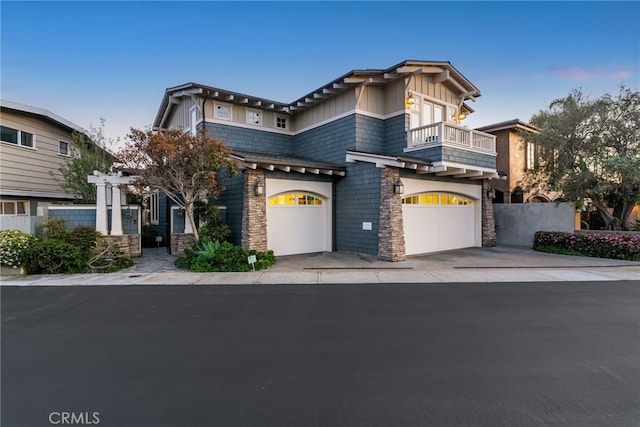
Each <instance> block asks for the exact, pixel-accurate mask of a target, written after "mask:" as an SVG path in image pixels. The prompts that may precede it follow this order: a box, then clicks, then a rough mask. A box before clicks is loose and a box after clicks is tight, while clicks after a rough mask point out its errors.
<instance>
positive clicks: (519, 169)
mask: <svg viewBox="0 0 640 427" xmlns="http://www.w3.org/2000/svg"><path fill="white" fill-rule="evenodd" d="M477 130H479V131H481V132H486V133H490V134H492V135H495V137H496V149H497V152H498V155H497V157H496V167H497V169H498V170H499V171H505V172H506V176H505V177H504V179H502V180H500V181H495V182H492V183H491V185H492V186H493V188H494V189H495V193H496V197H495V199H493V203H545V202H551V201H554V200H556V199H557V198H558V196H559V195H558V194H557V193H554V192H549V193H541V192H529V191H525V190H523V189H522V186H521V185H522V182H521V181H522V179H523V177H524V175H525V172H526V171H528V170H532V169H535V168H537V167H538V162H539V161H540V160H544V159H543V157H542V153H541V151H540V147H537V146H536V144H534V143H532V142H525V141H524V139H523V138H522V133H523V132H529V133H534V134H535V133H538V132H539V130H538V129H537V128H536V127H535V126H532V125H530V124H529V123H526V122H523V121H521V120H519V119H514V120H507V121H504V122H500V123H494V124H491V125H487V126H482V127H480V128H477Z"/></svg>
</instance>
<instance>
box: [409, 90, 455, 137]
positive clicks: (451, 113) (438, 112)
mask: <svg viewBox="0 0 640 427" xmlns="http://www.w3.org/2000/svg"><path fill="white" fill-rule="evenodd" d="M411 98H412V99H413V101H412V102H411V103H410V108H409V110H410V111H409V119H410V127H411V129H415V128H418V127H421V126H428V125H432V124H435V123H440V122H450V123H454V122H456V117H455V116H456V111H457V108H456V107H454V106H453V105H449V104H444V103H442V104H440V103H438V102H434V101H433V100H432V99H431V98H428V97H426V96H421V95H418V94H413V93H412V94H411Z"/></svg>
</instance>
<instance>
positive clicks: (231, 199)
mask: <svg viewBox="0 0 640 427" xmlns="http://www.w3.org/2000/svg"><path fill="white" fill-rule="evenodd" d="M225 186H226V190H225V191H224V192H223V193H222V194H221V195H220V197H218V199H216V201H215V204H216V205H223V206H226V207H227V212H226V220H227V225H228V226H229V229H230V230H231V235H230V236H229V241H230V242H231V243H233V244H234V245H240V244H241V243H242V204H243V192H244V174H242V173H240V174H238V175H236V176H234V177H231V178H228V179H227V180H226V181H225Z"/></svg>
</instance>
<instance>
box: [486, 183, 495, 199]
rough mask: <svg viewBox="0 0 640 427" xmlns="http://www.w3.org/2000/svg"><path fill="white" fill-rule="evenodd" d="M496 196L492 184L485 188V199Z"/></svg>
mask: <svg viewBox="0 0 640 427" xmlns="http://www.w3.org/2000/svg"><path fill="white" fill-rule="evenodd" d="M495 198H496V189H495V188H493V187H492V186H489V188H487V199H495Z"/></svg>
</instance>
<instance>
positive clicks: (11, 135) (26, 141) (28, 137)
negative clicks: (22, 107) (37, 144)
mask: <svg viewBox="0 0 640 427" xmlns="http://www.w3.org/2000/svg"><path fill="white" fill-rule="evenodd" d="M0 133H1V134H2V138H1V139H2V142H8V143H10V144H16V145H21V146H23V147H31V148H33V134H32V133H29V132H24V131H21V130H18V129H13V128H10V127H7V126H1V131H0Z"/></svg>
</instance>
